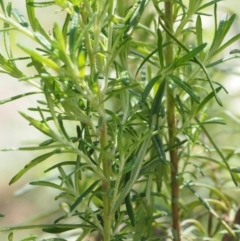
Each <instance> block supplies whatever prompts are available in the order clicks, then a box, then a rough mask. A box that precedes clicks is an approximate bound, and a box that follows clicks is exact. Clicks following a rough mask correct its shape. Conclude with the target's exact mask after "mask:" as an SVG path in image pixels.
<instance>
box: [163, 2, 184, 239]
mask: <svg viewBox="0 0 240 241" xmlns="http://www.w3.org/2000/svg"><path fill="white" fill-rule="evenodd" d="M164 7H165V26H166V27H167V28H168V29H169V30H170V31H173V12H172V9H173V3H172V1H166V2H165V6H164ZM166 42H167V43H169V42H171V37H170V36H169V35H168V34H167V33H166ZM172 61H173V45H172V44H168V45H167V46H166V52H165V62H166V65H168V64H170V63H172ZM166 88H167V89H166V93H167V94H166V95H167V123H168V139H169V143H168V144H169V146H173V145H174V144H175V134H176V120H175V104H174V91H173V89H172V88H171V87H170V85H169V84H168V85H167V87H166ZM170 161H171V203H172V233H173V240H174V241H181V238H180V225H179V206H178V200H179V183H178V180H177V177H178V155H177V149H176V148H174V149H171V150H170Z"/></svg>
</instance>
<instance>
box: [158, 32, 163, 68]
mask: <svg viewBox="0 0 240 241" xmlns="http://www.w3.org/2000/svg"><path fill="white" fill-rule="evenodd" d="M157 36H158V58H159V62H160V66H161V68H163V67H164V58H163V48H162V41H163V40H162V31H161V30H160V29H159V28H158V29H157Z"/></svg>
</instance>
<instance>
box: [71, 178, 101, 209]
mask: <svg viewBox="0 0 240 241" xmlns="http://www.w3.org/2000/svg"><path fill="white" fill-rule="evenodd" d="M99 182H100V180H97V181H95V182H94V183H93V184H92V185H91V186H90V187H89V188H87V190H86V191H84V192H83V193H82V194H81V195H80V196H79V197H78V198H77V199H76V201H75V202H74V203H73V204H72V206H71V207H70V211H71V212H73V211H74V210H75V209H76V208H77V206H78V205H79V204H80V203H81V201H82V200H83V199H84V198H85V197H86V196H87V195H88V194H90V193H91V192H92V191H93V189H94V188H95V187H96V186H97V185H98V183H99Z"/></svg>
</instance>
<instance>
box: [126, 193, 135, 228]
mask: <svg viewBox="0 0 240 241" xmlns="http://www.w3.org/2000/svg"><path fill="white" fill-rule="evenodd" d="M125 204H126V210H127V214H128V217H129V219H130V222H131V224H132V226H133V227H135V225H136V218H135V214H134V210H133V206H132V202H131V197H130V193H128V194H127V196H126V197H125Z"/></svg>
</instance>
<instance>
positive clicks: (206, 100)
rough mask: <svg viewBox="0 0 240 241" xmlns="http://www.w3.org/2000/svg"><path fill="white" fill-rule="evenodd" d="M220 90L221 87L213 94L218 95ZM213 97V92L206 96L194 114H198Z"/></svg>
mask: <svg viewBox="0 0 240 241" xmlns="http://www.w3.org/2000/svg"><path fill="white" fill-rule="evenodd" d="M221 89H222V87H218V88H217V89H216V90H215V92H216V93H218V92H219V91H220V90H221ZM214 96H215V93H214V91H212V92H211V93H210V94H209V95H208V96H206V97H205V98H204V99H203V100H202V102H201V103H200V104H199V106H198V107H197V110H196V114H197V113H199V112H200V111H201V110H202V108H203V107H204V106H205V105H206V104H207V103H208V102H209V101H210V100H211V99H212V98H214Z"/></svg>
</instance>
